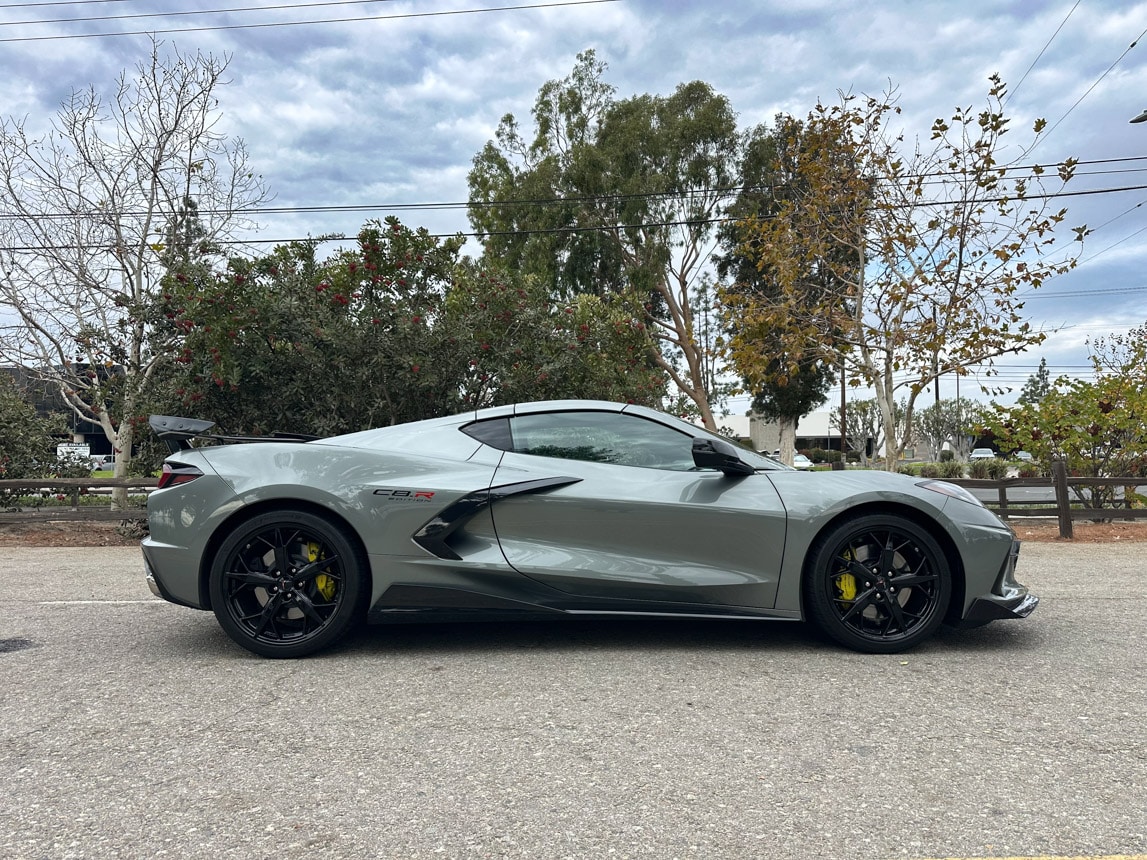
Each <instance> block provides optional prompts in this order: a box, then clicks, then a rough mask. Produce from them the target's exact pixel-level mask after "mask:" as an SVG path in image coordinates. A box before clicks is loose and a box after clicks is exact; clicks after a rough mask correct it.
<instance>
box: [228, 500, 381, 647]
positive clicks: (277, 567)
mask: <svg viewBox="0 0 1147 860" xmlns="http://www.w3.org/2000/svg"><path fill="white" fill-rule="evenodd" d="M367 579H368V577H367V567H366V562H365V561H364V559H363V558H362V553H361V552H360V551H359V549H358V546H357V543H356V542H355V541H354V540H353V539H352V538H351V537H350V536H348V535H347V534H346V532H345V531H344V530H343V529H342V528H340V527H339V526H337V525H335V524H334V523H332V522H329V521H328V520H326V519H324V518H323V517H320V516H316V515H315V514H312V513H308V512H306V511H274V512H270V513H266V514H261V515H259V516H257V517H254V518H253V519H251V520H248V521H246V522H244V523H242V524H241V525H239V526H237V527H236V528H235V530H234V531H233V532H232V533H231V534H230V535H229V536H228V537H227V538H226V539H225V540H224V541H223V543H222V544H221V545H220V547H219V551H218V552H217V553H216V555H215V559H214V561H213V563H212V565H211V572H210V582H209V586H210V590H211V607H212V609H213V610H214V611H215V617H216V618H217V619H218V620H219V624H220V626H221V627H222V628H223V629H224V631H226V633H227V634H228V635H229V636H230V637H231V638H232V639H234V640H235V641H236V642H238V643H239V644H240V645H242V646H243V647H244V648H247V649H248V650H250V651H254V652H255V653H256V654H261V655H263V656H264V657H302V656H304V655H307V654H312V653H314V652H315V651H319V650H321V649H323V648H326V647H328V646H330V645H332V644H334V643H335V642H337V641H338V640H339V639H341V638H343V637H344V636H345V635H347V633H348V632H349V631H350V630H351V628H352V627H353V626H354V625H355V624H356V623H357V622H358V620H359V618H360V614H361V609H362V606H363V603H364V601H365V600H366V589H367Z"/></svg>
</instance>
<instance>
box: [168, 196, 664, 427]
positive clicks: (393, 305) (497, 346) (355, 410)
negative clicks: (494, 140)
mask: <svg viewBox="0 0 1147 860" xmlns="http://www.w3.org/2000/svg"><path fill="white" fill-rule="evenodd" d="M318 245H319V240H316V241H310V242H296V243H292V244H290V245H284V246H281V247H279V248H276V249H275V251H274V252H272V253H271V254H270V255H268V256H266V257H264V258H261V259H258V260H254V261H250V260H232V261H230V262H229V263H228V264H227V266H226V268H225V269H224V270H223V271H214V272H213V271H210V270H209V269H208V268H207V267H205V266H204V265H202V264H199V265H195V266H187V267H184V268H181V269H177V270H173V271H172V272H171V273H170V274H169V277H168V278H167V280H166V282H165V285H164V287H165V289H164V291H163V296H162V301H161V302H160V303H159V304H158V305H157V306H156V308H155V312H154V313H155V316H156V324H159V325H165V326H168V327H169V328H170V329H171V330H172V331H173V332H176V333H178V334H179V336H180V337H181V338H182V346H181V348H180V352H179V353H178V355H177V356H176V359H175V363H174V369H173V370H172V371H171V372H170V373H169V374H167V375H165V376H164V377H163V378H162V379H161V380H160V381H159V383H158V385H157V388H156V392H157V393H156V403H155V408H156V409H157V410H160V411H168V410H173V411H174V410H178V411H182V412H183V413H190V414H194V415H196V416H199V417H204V418H210V419H212V420H215V421H216V422H217V423H218V424H219V425H220V426H221V427H223V428H224V429H226V430H228V431H231V432H242V433H271V432H274V431H277V430H289V431H292V432H305V433H314V434H317V435H332V434H337V433H343V432H350V431H353V430H360V429H364V428H367V427H377V426H384V425H388V424H394V423H399V422H403V421H412V420H418V419H421V418H430V417H434V416H438V415H446V414H453V413H456V412H460V411H464V410H466V409H468V408H476V407H481V406H487V405H493V404H498V403H507V402H514V401H516V400H528V399H539V398H545V397H555V398H557V397H601V398H609V399H620V400H633V401H636V402H643V403H652V402H656V401H657V400H658V399H659V397H660V396H661V395H662V393H663V391H664V387H665V383H664V379H663V377H662V374H661V373H660V372H659V371H657V370H655V369H654V368H653V367H652V366H651V365H650V364H649V362H648V360H647V358H646V356H647V355H648V350H649V342H648V332H647V331H646V330H645V328H644V325H643V324H642V323H641V321H640V315H639V313H638V312H637V311H636V310H635V307H638V308H639V306H635V305H634V304H633V302H632V301H631V300H629V299H626V298H624V297H611V298H610V299H609V300H608V301H606V300H603V299H600V298H597V297H593V296H586V297H582V298H579V299H578V300H577V301H574V302H571V303H568V304H563V305H557V304H555V303H553V302H552V301H550V299H549V298H548V296H547V294H546V293H545V291H544V290H542V289H540V288H539V287H538V286H536V285H535V284H533V283H532V282H531V281H530V280H529V279H527V278H524V277H522V276H520V275H514V274H510V273H497V272H492V271H489V270H486V269H483V268H480V267H478V266H477V265H476V264H474V263H472V262H470V261H464V260H462V259H460V249H461V245H462V240H461V238H450V239H446V240H441V239H438V238H435V237H433V236H431V235H430V234H429V233H427V232H426V231H425V230H422V229H419V230H414V229H411V228H409V227H407V226H405V225H403V224H401V223H400V222H399V221H398V220H397V219H395V218H389V219H387V220H386V221H385V222H384V223H378V222H371V223H368V224H367V225H366V226H365V227H364V228H363V230H362V231H361V232H360V234H359V237H358V245H357V247H355V248H353V249H346V250H342V251H339V252H336V253H335V254H333V255H332V256H331V257H329V258H328V259H325V260H320V259H319V258H318V257H317V254H316V251H317V247H318Z"/></svg>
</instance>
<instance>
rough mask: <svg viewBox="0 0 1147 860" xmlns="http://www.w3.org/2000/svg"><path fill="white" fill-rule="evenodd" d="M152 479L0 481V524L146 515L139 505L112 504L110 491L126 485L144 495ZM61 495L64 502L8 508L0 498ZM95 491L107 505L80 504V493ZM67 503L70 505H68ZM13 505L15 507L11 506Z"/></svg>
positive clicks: (153, 486)
mask: <svg viewBox="0 0 1147 860" xmlns="http://www.w3.org/2000/svg"><path fill="white" fill-rule="evenodd" d="M155 485H156V479H155V478H29V479H23V478H22V479H19V480H13V479H4V480H0V523H34V522H60V521H69V520H129V519H142V518H143V517H145V516H147V511H146V509H145V508H144V507H143V506H142V505H140V506H135V507H127V508H113V507H112V506H111V499H110V495H111V491H112V490H113V489H116V488H118V487H127V488H128V490H129V492H130V491H132V490H135V491H136V492H135V493H134V495H140V494H146V493H149V492H151V491H152V490H154V489H155ZM44 493H47V494H48V495H50V496H63V497H64V500H63V502H64V503H60V502H59V500H58V499H57V504H52V505H38V506H35V507H33V508H32V509H31V510H22V509H20V510H9V509H7V508H6V506H5V505H4V502H3V498H4V497H5V496H7V495H9V494H14V495H43V494H44ZM91 494H97V495H101V496H102V495H107V496H109V499H108V503H107V504H87V505H81V504H80V498H81V497H82V496H86V495H91ZM67 502H70V503H71V504H67ZM13 507H14V506H13Z"/></svg>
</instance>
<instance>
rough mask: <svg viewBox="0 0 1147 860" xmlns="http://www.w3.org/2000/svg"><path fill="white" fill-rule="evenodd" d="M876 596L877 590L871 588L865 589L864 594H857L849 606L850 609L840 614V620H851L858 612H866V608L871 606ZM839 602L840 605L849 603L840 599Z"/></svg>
mask: <svg viewBox="0 0 1147 860" xmlns="http://www.w3.org/2000/svg"><path fill="white" fill-rule="evenodd" d="M875 596H876V592H875V591H873V590H871V589H870V590H868V591H865V592H864V593H863V594H858V595H857V596H856V599H855V600H853V601H852V602H851V605H849V606H848V609H847V610H846V611H845V612H844V614H842V615H841V616H840V620H841V621H850V620H851V619H852V618H853V617H854V616H856V615H857V614H858V613H862V612H864V610H865V609H867V608H868V607H869V606H872V605H873V598H874V597H875ZM837 604H838V605H841V604H845V605H847V602H846V601H843V600H839V599H838V600H837Z"/></svg>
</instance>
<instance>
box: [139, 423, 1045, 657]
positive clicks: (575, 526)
mask: <svg viewBox="0 0 1147 860" xmlns="http://www.w3.org/2000/svg"><path fill="white" fill-rule="evenodd" d="M151 425H152V427H153V429H155V431H156V432H157V433H158V434H159V435H160V437H161V438H163V439H165V440H166V441H167V443H168V445H169V446H170V448H171V450H172V453H171V455H170V456H169V457H168V458H167V461H166V463H165V465H164V468H163V475H162V477H161V479H160V488H159V489H158V490H156V491H155V492H154V493H153V494H152V495H151V497H150V499H149V500H148V520H149V525H150V535H149V536H148V537H147V538H146V539H145V540H144V541H143V545H142V548H143V555H144V561H145V567H146V574H147V579H148V583H149V585H150V586H151V588H152V591H154V592H155V593H156V594H157V595H159V596H161V597H163V598H165V599H166V600H169V601H171V602H173V603H178V604H181V605H184V606H189V607H193V608H195V609H202V610H212V611H213V612H214V613H215V615H216V617H217V619H218V621H219V624H220V625H221V626H222V627H223V629H224V630H225V631H226V632H227V633H228V634H229V635H230V636H231V638H233V639H234V640H235V641H236V642H237V643H238V644H240V645H242V646H243V647H244V648H247V649H249V650H251V651H253V652H255V653H257V654H261V655H264V656H267V657H298V656H302V655H306V654H309V653H312V652H315V651H318V650H320V649H322V648H325V647H328V646H330V645H332V644H334V643H335V642H337V641H339V640H341V639H343V638H344V637H345V636H346V635H347V634H348V633H350V632H351V631H352V630H353V629H354V628H355V627H356V626H357V625H359V624H360V623H362V622H364V621H365V622H374V623H379V622H411V621H421V620H459V619H483V620H490V619H500V620H513V619H525V618H533V619H537V618H552V619H559V618H568V617H572V616H583V615H607V616H613V617H617V616H659V617H680V618H730V619H758V620H774V621H800V620H808V621H811V622H812V623H813V624H814V625H815V626H816V627H817V628H819V629H820V630H821V631H823V633H825V634H826V635H827V636H828V637H830V638H832V639H834V640H836V641H837V642H838V643H840V644H842V645H844V646H846V647H848V648H852V649H855V650H858V651H864V652H873V653H887V652H894V651H900V650H903V649H906V648H910V647H912V646H914V645H916V644H918V643H919V642H921V641H922V640H924V639H926V638H927V637H929V636H930V635H931V634H932V633H934V632H935V630H936V629H937V628H938V627H939V625H941V624H943V623H948V624H952V625H963V626H975V625H979V624H983V623H986V622H989V621H992V620H996V619H1004V618H1022V617H1025V616H1027V615H1028V614H1030V613H1031V611H1032V610H1033V609H1034V608H1035V606H1036V603H1037V602H1038V600H1037V598H1036V597H1035V596H1034V595H1032V594H1030V593H1029V592H1028V590H1027V589H1026V588H1024V587H1023V586H1022V585H1020V584H1018V583H1017V582H1016V580H1015V578H1014V575H1013V574H1014V569H1015V565H1016V561H1017V557H1018V554H1019V542H1018V541H1017V540H1016V539H1015V536H1014V534H1013V532H1012V531H1011V529H1010V528H1009V527H1008V526H1007V525H1006V524H1004V523H1003V522H1002V521H1001V520H1000V519H999V518H998V517H996V516H995V515H994V514H993V513H991V512H990V511H988V510H987V509H986V508H984V507H983V505H982V504H981V503H980V502H979V501H978V500H977V499H976V498H975V497H974V496H972V495H971V494H970V493H968V492H967V491H966V490H964V489H962V488H960V487H958V486H955V485H953V484H948V483H944V482H942V481H934V480H921V479H916V478H912V477H908V476H906V475H899V474H889V473H886V472H874V471H855V470H854V471H833V472H803V471H797V470H795V469H791V468H789V467H787V466H784V465H781V464H780V463H778V462H776V461H774V460H772V459H771V458H768V457H765V456H763V455H760V454H756V453H754V452H753V451H750V450H747V449H743V448H741V447H739V446H737V445H735V444H733V443H731V442H729V441H728V440H726V439H724V438H722V437H720V436H716V435H714V434H711V433H709V432H708V431H706V430H703V429H701V428H699V427H696V426H694V425H692V424H689V423H687V422H685V421H681V420H678V419H676V418H673V417H671V416H668V415H665V414H662V413H660V412H657V411H654V410H651V409H647V408H644V407H640V406H634V405H626V404H620V403H607V402H597V401H556V402H542V403H524V404H518V405H516V406H502V407H494V408H490V409H483V410H479V411H476V412H468V413H466V414H463V415H457V416H453V417H448V418H437V419H431V420H427V421H419V422H415V423H411V424H404V425H397V426H393V427H386V428H382V429H377V430H368V431H364V432H360V433H351V434H348V435H344V436H337V437H332V438H327V439H314V440H309V441H308V440H305V439H303V438H290V437H288V438H270V439H267V438H260V439H258V440H256V439H246V438H237V437H226V436H223V437H221V436H211V435H210V434H209V433H208V431H209V430H210V428H211V427H212V426H213V425H212V424H211V423H210V422H206V421H197V420H193V419H187V418H174V417H168V416H153V417H152V419H151ZM207 443H214V444H207ZM219 443H222V444H219Z"/></svg>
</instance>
